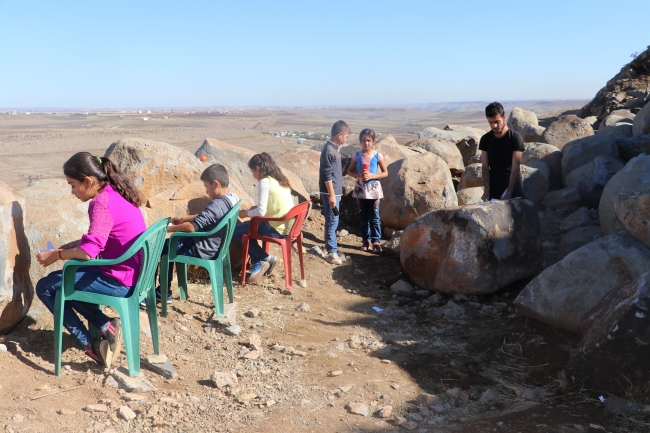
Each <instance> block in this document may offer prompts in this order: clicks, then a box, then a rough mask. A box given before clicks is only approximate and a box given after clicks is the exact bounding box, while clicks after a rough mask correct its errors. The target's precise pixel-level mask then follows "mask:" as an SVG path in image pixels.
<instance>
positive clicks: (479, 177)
mask: <svg viewBox="0 0 650 433" xmlns="http://www.w3.org/2000/svg"><path fill="white" fill-rule="evenodd" d="M482 167H483V166H482V165H481V164H470V165H468V166H467V167H465V172H464V173H463V175H462V176H461V177H460V183H459V184H458V191H461V190H463V189H466V188H477V187H481V188H482V187H483V173H482Z"/></svg>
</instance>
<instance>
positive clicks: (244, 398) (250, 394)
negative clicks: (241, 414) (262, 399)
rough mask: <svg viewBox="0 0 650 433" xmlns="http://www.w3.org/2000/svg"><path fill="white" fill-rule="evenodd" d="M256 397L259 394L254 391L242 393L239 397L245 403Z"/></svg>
mask: <svg viewBox="0 0 650 433" xmlns="http://www.w3.org/2000/svg"><path fill="white" fill-rule="evenodd" d="M255 397H257V394H255V393H254V392H248V393H246V394H242V395H240V396H239V397H238V400H239V402H241V403H243V404H249V403H250V401H251V400H253V399H254V398H255Z"/></svg>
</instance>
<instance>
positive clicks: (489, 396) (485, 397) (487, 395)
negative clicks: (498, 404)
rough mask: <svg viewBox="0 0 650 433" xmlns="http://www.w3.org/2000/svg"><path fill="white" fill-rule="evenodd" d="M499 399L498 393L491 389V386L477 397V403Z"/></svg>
mask: <svg viewBox="0 0 650 433" xmlns="http://www.w3.org/2000/svg"><path fill="white" fill-rule="evenodd" d="M498 399H499V393H498V392H496V391H495V390H493V389H492V388H489V389H486V390H485V392H483V394H481V398H479V400H478V401H479V403H491V402H493V401H497V400H498Z"/></svg>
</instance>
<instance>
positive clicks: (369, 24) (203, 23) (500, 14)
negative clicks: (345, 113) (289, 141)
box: [0, 0, 650, 108]
mask: <svg viewBox="0 0 650 433" xmlns="http://www.w3.org/2000/svg"><path fill="white" fill-rule="evenodd" d="M620 8H623V6H620ZM624 9H625V18H621V17H619V16H618V14H619V13H622V11H619V7H618V6H616V7H614V6H612V3H611V1H601V0H562V1H556V0H547V1H527V0H517V1H509V0H502V1H485V0H476V1H473V0H471V1H470V0H466V1H459V0H456V1H437V0H428V1H409V0H401V1H395V0H393V1H382V0H374V1H361V0H355V1H330V0H320V1H281V0H278V1H274V2H270V1H246V0H240V1H192V0H185V1H164V0H159V1H145V0H135V1H134V0H130V1H117V0H116V1H110V2H107V1H101V2H96V1H92V2H88V1H70V0H60V1H38V0H30V1H20V0H0V108H38V107H42V108H45V107H58V108H84V107H85V108H136V107H143V108H144V107H151V108H155V107H220V106H221V107H223V106H292V107H293V106H305V107H307V106H328V105H336V106H346V105H357V106H374V105H397V104H426V103H435V102H450V101H486V100H540V99H541V100H543V99H591V98H592V97H593V96H594V95H595V94H596V92H597V91H598V90H599V89H600V88H601V87H603V86H604V85H605V83H606V82H607V80H609V79H610V78H611V77H612V76H614V75H615V74H616V73H618V71H619V70H620V69H621V67H622V66H623V65H624V64H626V63H627V62H629V61H630V60H631V59H630V55H631V54H632V53H634V52H643V51H644V50H646V49H647V46H648V45H650V26H647V25H643V24H642V20H643V18H642V17H648V16H650V1H648V0H627V1H626V2H625V6H624ZM631 16H636V17H638V18H639V20H638V22H637V23H636V25H634V26H632V25H630V24H629V22H630V20H632V21H633V19H632V18H631ZM632 27H634V30H633V31H632V30H631V29H632Z"/></svg>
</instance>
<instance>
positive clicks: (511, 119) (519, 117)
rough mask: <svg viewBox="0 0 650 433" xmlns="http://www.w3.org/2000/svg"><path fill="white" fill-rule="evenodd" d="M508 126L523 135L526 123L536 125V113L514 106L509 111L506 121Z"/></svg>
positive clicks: (537, 122)
mask: <svg viewBox="0 0 650 433" xmlns="http://www.w3.org/2000/svg"><path fill="white" fill-rule="evenodd" d="M507 125H508V128H510V129H513V130H515V131H517V132H518V133H520V134H521V135H522V136H523V135H524V128H525V127H526V126H528V125H532V126H538V125H539V121H538V120H537V115H536V114H535V113H533V112H532V111H529V110H524V109H523V108H519V107H515V108H513V109H512V111H511V112H510V116H508V121H507Z"/></svg>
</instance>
